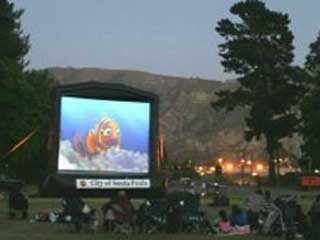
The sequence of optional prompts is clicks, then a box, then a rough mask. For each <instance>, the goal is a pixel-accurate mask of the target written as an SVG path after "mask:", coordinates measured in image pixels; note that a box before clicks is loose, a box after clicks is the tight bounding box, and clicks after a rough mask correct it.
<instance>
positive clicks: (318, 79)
mask: <svg viewBox="0 0 320 240" xmlns="http://www.w3.org/2000/svg"><path fill="white" fill-rule="evenodd" d="M305 69H306V72H307V73H308V75H309V78H308V80H309V81H308V84H307V85H308V94H306V96H305V98H304V100H303V102H302V104H301V113H302V119H303V123H302V128H301V134H302V137H303V140H304V141H303V142H304V144H303V145H302V147H301V150H302V159H301V161H302V162H301V163H302V165H303V166H304V167H305V168H306V169H307V170H308V171H310V170H313V169H315V168H320V148H319V146H320V125H319V123H320V34H319V35H318V37H317V39H316V40H315V41H314V42H313V43H312V44H310V53H309V54H308V56H307V58H306V63H305Z"/></svg>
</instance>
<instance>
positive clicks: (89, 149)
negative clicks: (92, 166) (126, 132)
mask: <svg viewBox="0 0 320 240" xmlns="http://www.w3.org/2000/svg"><path fill="white" fill-rule="evenodd" d="M120 143H121V136H120V129H119V126H118V124H117V122H116V121H114V120H112V119H111V118H109V117H108V116H105V117H103V118H102V120H101V121H100V122H99V123H98V124H97V125H96V127H95V128H92V129H90V130H89V132H88V134H87V135H86V137H85V138H82V136H81V135H80V134H76V135H75V136H74V138H73V142H72V147H73V149H74V150H75V151H76V152H78V153H79V154H80V155H81V156H82V157H88V158H89V159H91V158H92V157H94V156H96V155H98V154H100V153H105V152H107V151H108V150H109V149H114V150H119V149H120Z"/></svg>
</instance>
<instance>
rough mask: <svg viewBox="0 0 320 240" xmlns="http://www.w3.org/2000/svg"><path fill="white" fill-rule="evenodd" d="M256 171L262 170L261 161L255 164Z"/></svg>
mask: <svg viewBox="0 0 320 240" xmlns="http://www.w3.org/2000/svg"><path fill="white" fill-rule="evenodd" d="M256 168H257V171H263V165H262V164H261V163H259V164H257V167H256Z"/></svg>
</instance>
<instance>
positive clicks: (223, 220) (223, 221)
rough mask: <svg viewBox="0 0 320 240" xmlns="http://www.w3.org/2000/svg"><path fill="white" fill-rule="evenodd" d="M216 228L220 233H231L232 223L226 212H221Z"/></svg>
mask: <svg viewBox="0 0 320 240" xmlns="http://www.w3.org/2000/svg"><path fill="white" fill-rule="evenodd" d="M215 226H216V230H217V232H218V233H224V234H226V233H231V230H232V229H231V222H230V220H229V217H228V214H227V212H226V211H225V210H220V211H219V220H218V222H217V224H216V225H215Z"/></svg>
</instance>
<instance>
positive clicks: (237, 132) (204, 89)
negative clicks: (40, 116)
mask: <svg viewBox="0 0 320 240" xmlns="http://www.w3.org/2000/svg"><path fill="white" fill-rule="evenodd" d="M49 71H50V73H52V75H53V76H54V78H55V79H56V81H57V83H58V84H62V85H63V84H70V83H79V82H87V81H101V82H110V83H121V84H126V85H128V86H132V87H136V88H139V89H143V90H146V91H150V92H153V93H155V94H158V95H159V96H160V123H161V129H162V132H163V134H164V136H165V140H166V150H167V154H168V159H172V160H188V159H192V160H195V161H197V162H210V161H211V160H213V159H216V158H217V157H220V156H223V157H226V158H233V159H239V158H241V157H242V156H247V157H251V158H254V159H261V158H265V152H264V145H263V143H261V142H260V143H259V142H253V143H250V144H248V143H246V142H245V141H244V139H243V129H244V126H245V125H244V117H245V114H246V113H245V111H244V110H243V109H237V110H235V111H233V112H230V113H223V112H216V111H215V110H213V109H212V108H211V106H210V102H212V101H214V100H215V92H216V91H218V90H221V89H225V88H228V89H231V88H234V87H235V86H236V85H235V83H233V82H225V83H224V82H219V81H208V80H204V79H198V78H180V77H173V76H163V75H156V74H150V73H146V72H139V71H124V70H106V69H97V68H81V69H76V68H50V69H49ZM287 143H288V144H287V147H288V148H290V151H296V150H297V142H296V141H291V140H290V141H287Z"/></svg>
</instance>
